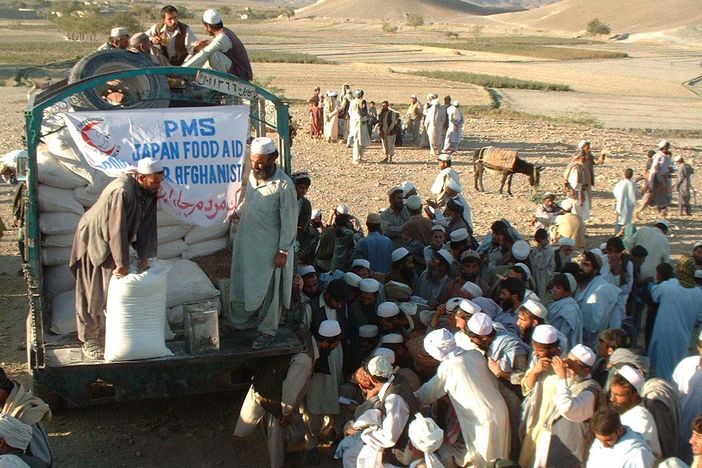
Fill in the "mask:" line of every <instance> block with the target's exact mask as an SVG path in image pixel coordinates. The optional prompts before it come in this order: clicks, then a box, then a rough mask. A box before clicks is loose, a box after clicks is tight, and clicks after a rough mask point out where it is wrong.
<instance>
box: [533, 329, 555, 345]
mask: <svg viewBox="0 0 702 468" xmlns="http://www.w3.org/2000/svg"><path fill="white" fill-rule="evenodd" d="M531 339H532V341H535V342H537V343H540V344H544V345H549V344H553V343H555V342H556V341H558V330H557V329H556V327H554V326H553V325H537V327H536V328H534V333H532V335H531Z"/></svg>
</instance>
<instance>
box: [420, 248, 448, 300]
mask: <svg viewBox="0 0 702 468" xmlns="http://www.w3.org/2000/svg"><path fill="white" fill-rule="evenodd" d="M452 263H453V257H452V256H451V254H450V253H449V251H448V250H443V249H442V250H439V251H438V252H436V253H435V254H434V256H433V257H432V259H431V260H430V261H429V265H427V269H426V270H424V271H423V272H422V274H421V275H419V281H418V282H417V290H416V291H415V294H416V295H417V296H419V297H422V298H424V299H426V300H427V302H428V303H429V307H432V308H433V307H436V306H437V305H439V301H440V299H442V298H444V297H446V291H447V289H448V287H449V286H450V284H451V278H449V276H448V271H449V268H450V266H451V264H452Z"/></svg>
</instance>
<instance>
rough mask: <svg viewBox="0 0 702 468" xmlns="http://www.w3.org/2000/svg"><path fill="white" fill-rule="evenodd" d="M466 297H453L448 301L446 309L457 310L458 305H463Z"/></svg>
mask: <svg viewBox="0 0 702 468" xmlns="http://www.w3.org/2000/svg"><path fill="white" fill-rule="evenodd" d="M463 300H464V299H463V298H462V297H452V298H451V299H449V300H448V301H446V311H447V312H453V311H454V310H456V308H457V307H459V306H460V305H461V302H462V301H463Z"/></svg>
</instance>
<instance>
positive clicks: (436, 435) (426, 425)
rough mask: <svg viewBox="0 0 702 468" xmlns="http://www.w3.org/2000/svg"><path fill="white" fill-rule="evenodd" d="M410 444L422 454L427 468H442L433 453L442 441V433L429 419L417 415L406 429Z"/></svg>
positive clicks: (419, 414)
mask: <svg viewBox="0 0 702 468" xmlns="http://www.w3.org/2000/svg"><path fill="white" fill-rule="evenodd" d="M408 435H409V439H410V442H412V445H413V446H414V448H416V449H417V450H420V451H422V452H424V462H425V464H426V466H427V468H435V467H439V466H443V465H442V464H441V462H440V461H439V459H438V457H437V456H436V455H434V452H436V451H437V450H439V447H441V444H442V443H443V441H444V431H443V430H442V429H441V428H440V427H439V426H437V424H436V423H435V422H434V420H433V419H431V418H425V417H424V416H422V414H421V413H417V414H416V415H415V417H414V420H413V421H412V422H411V423H410V425H409V429H408Z"/></svg>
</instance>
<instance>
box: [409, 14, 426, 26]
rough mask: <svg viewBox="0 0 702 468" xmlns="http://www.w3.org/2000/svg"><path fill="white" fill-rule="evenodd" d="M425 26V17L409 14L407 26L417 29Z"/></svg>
mask: <svg viewBox="0 0 702 468" xmlns="http://www.w3.org/2000/svg"><path fill="white" fill-rule="evenodd" d="M422 25H424V17H423V16H422V15H420V14H419V13H408V14H407V26H412V27H413V28H415V29H417V26H422Z"/></svg>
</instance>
